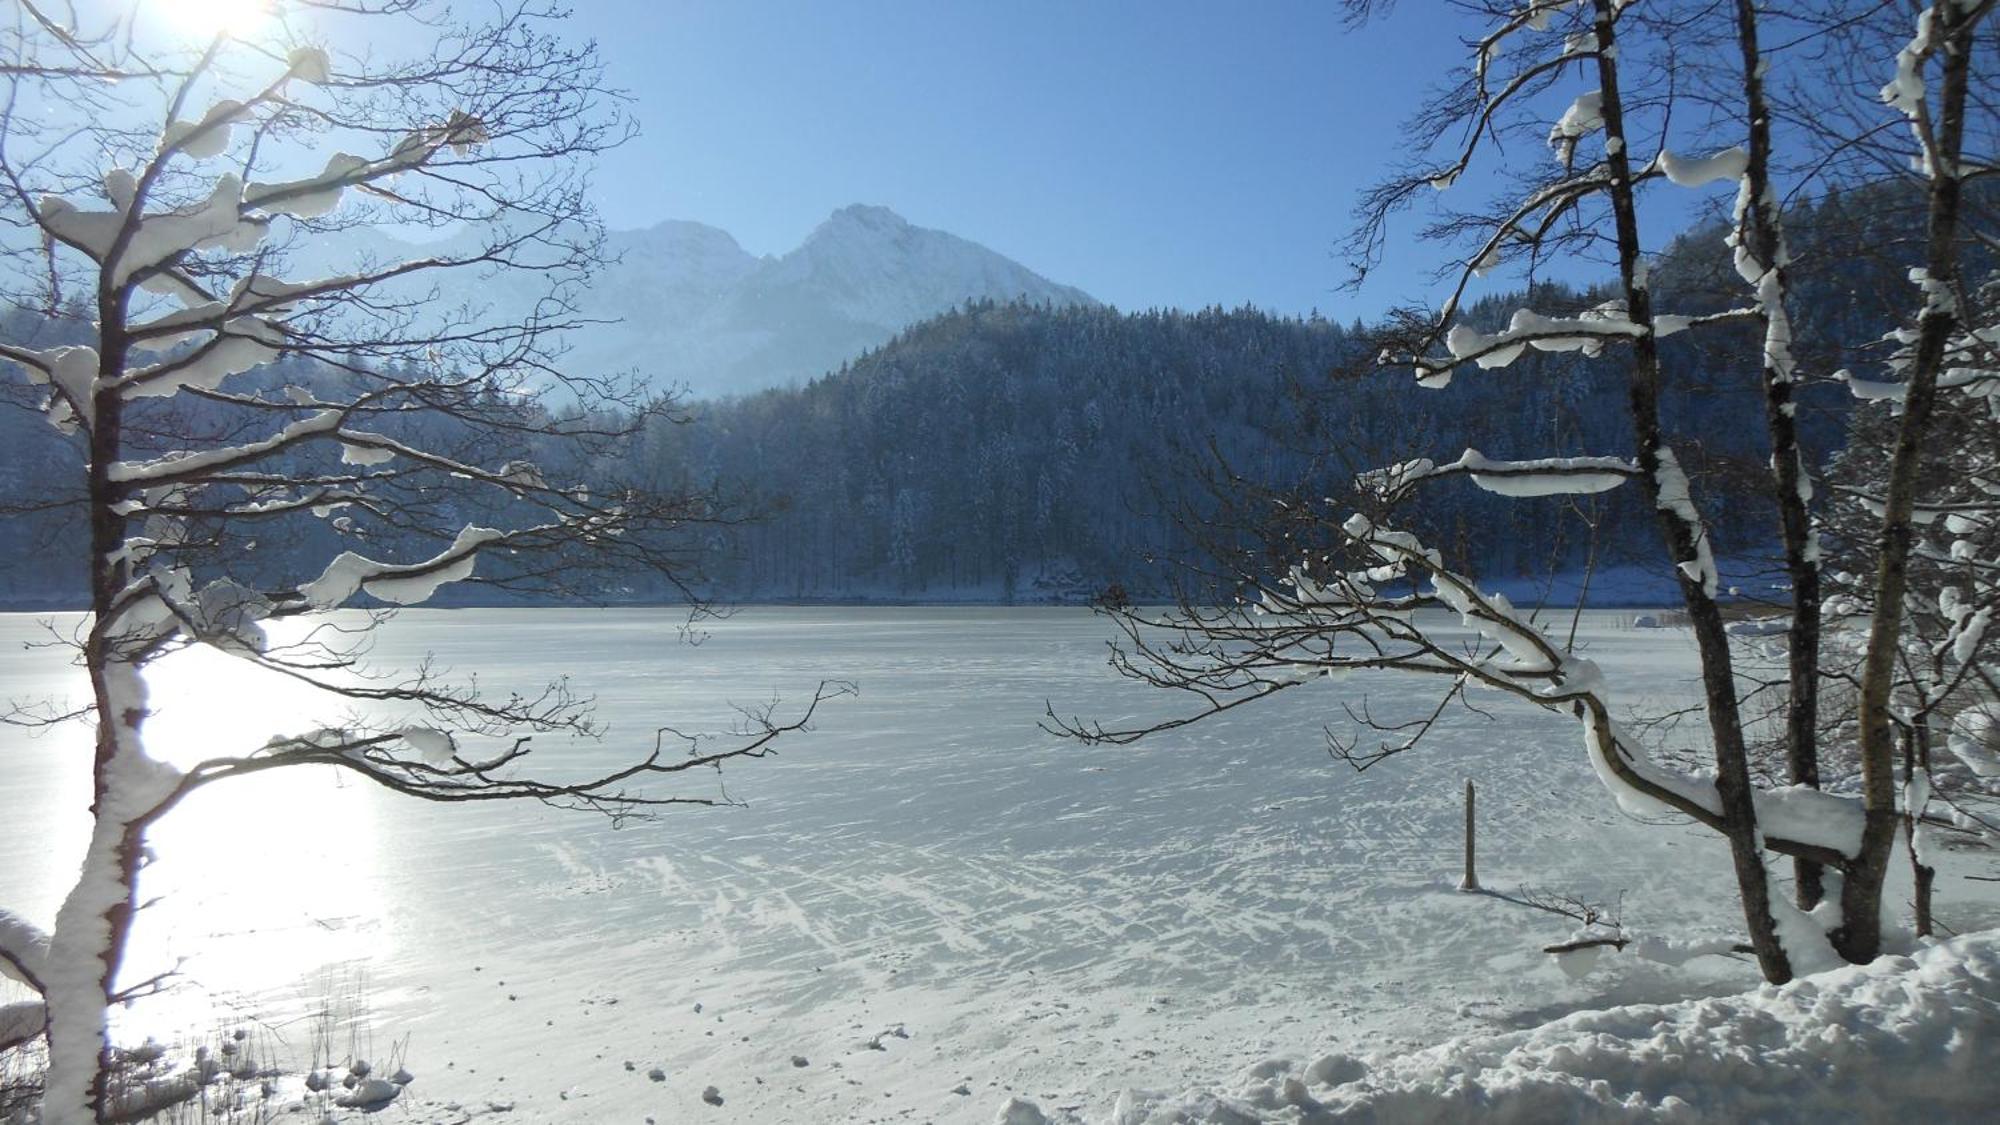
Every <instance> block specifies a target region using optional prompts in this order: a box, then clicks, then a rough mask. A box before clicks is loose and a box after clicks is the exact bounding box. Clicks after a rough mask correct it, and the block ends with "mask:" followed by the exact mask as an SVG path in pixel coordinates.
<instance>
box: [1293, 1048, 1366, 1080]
mask: <svg viewBox="0 0 2000 1125" xmlns="http://www.w3.org/2000/svg"><path fill="white" fill-rule="evenodd" d="M1366 1077H1368V1064H1367V1063H1365V1062H1362V1061H1361V1060H1360V1059H1357V1058H1355V1057H1354V1056H1353V1055H1343V1054H1339V1053H1337V1052H1336V1053H1334V1054H1331V1055H1321V1056H1320V1057H1319V1058H1317V1059H1314V1060H1313V1064H1312V1065H1311V1066H1309V1067H1307V1068H1306V1081H1307V1082H1310V1083H1311V1084H1313V1085H1315V1086H1343V1085H1346V1084H1347V1083H1349V1082H1359V1081H1361V1080H1362V1079H1363V1078H1366Z"/></svg>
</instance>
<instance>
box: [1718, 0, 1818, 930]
mask: <svg viewBox="0 0 2000 1125" xmlns="http://www.w3.org/2000/svg"><path fill="white" fill-rule="evenodd" d="M1736 30H1737V42H1738V45H1739V46H1740V47H1741V48H1742V52H1743V103H1744V104H1743V108H1744V112H1745V113H1746V114H1747V115H1748V117H1749V131H1750V159H1749V162H1748V164H1747V166H1746V168H1745V169H1744V183H1743V190H1744V191H1745V192H1746V193H1747V196H1748V199H1747V201H1748V203H1749V206H1747V207H1744V208H1743V209H1742V225H1741V227H1740V228H1739V229H1738V231H1737V236H1738V238H1739V239H1740V240H1741V245H1742V246H1743V247H1744V248H1745V249H1746V250H1748V251H1749V252H1750V254H1751V255H1752V256H1754V257H1755V258H1756V259H1757V261H1758V262H1760V263H1761V264H1762V265H1763V268H1764V269H1765V270H1766V271H1768V272H1767V275H1766V278H1765V279H1764V282H1763V283H1761V284H1760V286H1759V292H1758V297H1759V299H1760V301H1768V302H1769V304H1770V306H1772V307H1767V308H1766V310H1765V318H1764V333H1765V342H1764V364H1763V384H1764V418H1765V423H1766V428H1767V429H1768V430H1769V431H1770V435H1771V474H1772V484H1773V486H1774V491H1775V494H1776V497H1777V501H1778V525H1779V531H1780V534H1781V536H1782V541H1783V543H1784V547H1785V573H1786V575H1787V576H1788V577H1789V578H1790V580H1791V585H1792V625H1791V630H1790V637H1789V642H1790V645H1791V652H1790V659H1789V666H1788V668H1787V675H1788V678H1789V681H1790V689H1791V698H1790V706H1789V709H1788V710H1787V713H1786V716H1785V763H1786V767H1787V771H1788V773H1789V775H1790V778H1791V782H1792V784H1794V785H1806V786H1810V787H1812V788H1814V789H1817V788H1819V743H1818V739H1819V645H1820V575H1819V551H1818V545H1817V544H1816V543H1815V541H1814V537H1813V529H1812V514H1811V512H1810V510H1809V508H1808V501H1809V498H1810V496H1811V492H1810V489H1811V487H1812V486H1811V484H1810V482H1809V481H1808V479H1807V476H1806V465H1805V454H1804V451H1803V450H1801V449H1800V448H1799V428H1798V422H1797V420H1796V418H1795V417H1794V412H1795V411H1796V410H1797V408H1798V404H1797V401H1796V398H1795V396H1794V394H1793V389H1794V383H1795V372H1794V369H1793V365H1792V358H1791V319H1790V315H1789V310H1788V309H1787V308H1786V307H1785V302H1786V301H1787V300H1788V299H1789V298H1790V295H1791V285H1790V280H1789V278H1788V277H1787V275H1786V272H1785V240H1784V228H1783V225H1782V219H1781V217H1780V215H1779V212H1778V200H1777V195H1776V191H1775V189H1774V188H1773V187H1772V185H1771V111H1770V106H1769V105H1768V103H1767V102H1766V100H1765V97H1764V67H1763V61H1764V57H1763V52H1762V51H1761V50H1759V48H1758V46H1757V7H1756V5H1755V4H1754V3H1752V2H1751V0H1736ZM1766 284H1768V285H1769V286H1770V292H1769V293H1768V294H1767V293H1766V292H1765V290H1764V285H1766ZM1792 871H1793V877H1794V880H1795V883H1796V891H1797V895H1798V904H1799V906H1800V908H1801V909H1805V910H1810V909H1812V908H1813V907H1815V906H1818V905H1819V902H1820V899H1821V898H1823V897H1824V896H1825V894H1826V889H1825V879H1824V868H1822V867H1821V865H1820V864H1819V863H1817V862H1815V861H1813V860H1810V859H1794V860H1793V861H1792Z"/></svg>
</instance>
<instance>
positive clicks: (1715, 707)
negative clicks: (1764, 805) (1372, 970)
mask: <svg viewBox="0 0 2000 1125" xmlns="http://www.w3.org/2000/svg"><path fill="white" fill-rule="evenodd" d="M1594 3H1595V6H1596V31H1597V47H1598V55H1597V72H1598V81H1599V88H1600V90H1601V92H1602V98H1603V100H1602V104H1601V107H1600V112H1601V113H1602V115H1603V118H1604V134H1605V142H1606V143H1605V160H1606V162H1607V164H1608V166H1609V168H1610V172H1611V184H1610V198H1611V207H1612V213H1613V216H1614V217H1615V219H1616V224H1617V238H1618V257H1619V272H1620V275H1621V277H1622V279H1623V281H1624V291H1625V300H1626V316H1627V317H1628V318H1629V319H1630V320H1631V321H1632V322H1633V323H1635V324H1638V325H1640V326H1641V327H1643V328H1645V329H1646V331H1645V333H1644V334H1642V335H1640V336H1639V337H1637V338H1636V339H1635V340H1634V342H1633V356H1632V367H1631V373H1630V402H1631V412H1632V429H1633V433H1634V436H1635V438H1636V440H1637V445H1638V448H1637V450H1636V452H1637V454H1638V456H1637V461H1638V467H1639V476H1640V481H1641V483H1642V484H1643V485H1644V487H1645V489H1646V492H1647V495H1648V497H1649V498H1650V499H1651V500H1652V502H1653V506H1654V508H1655V509H1656V510H1657V512H1658V514H1659V521H1660V528H1661V531H1662V533H1663V534H1664V535H1665V537H1666V542H1667V550H1668V554H1669V556H1670V557H1671V558H1672V559H1673V560H1674V561H1675V562H1676V563H1693V562H1694V561H1695V560H1696V559H1698V558H1700V557H1702V554H1703V552H1702V550H1701V546H1702V545H1701V543H1700V542H1699V539H1698V536H1700V535H1701V534H1702V531H1701V530H1700V529H1699V528H1698V527H1697V526H1696V525H1695V524H1694V523H1693V522H1692V520H1691V519H1689V518H1687V514H1686V513H1683V512H1682V511H1679V510H1676V507H1675V504H1674V503H1673V500H1674V498H1673V497H1668V496H1664V495H1663V493H1664V492H1666V490H1667V488H1668V486H1667V484H1666V481H1667V480H1668V479H1669V476H1673V477H1679V476H1680V468H1679V466H1678V463H1677V462H1675V461H1674V459H1673V452H1672V450H1671V449H1669V448H1668V447H1667V443H1666V438H1665V436H1664V434H1662V432H1661V429H1660V353H1659V343H1658V340H1657V338H1656V337H1655V336H1654V334H1653V332H1652V330H1651V329H1652V324H1653V308H1652V296H1651V294H1650V293H1649V292H1648V290H1647V288H1646V286H1645V285H1644V284H1643V283H1642V282H1641V280H1640V277H1639V266H1640V264H1641V261H1642V257H1641V256H1642V254H1643V253H1644V246H1643V244H1642V243H1641V242H1640V240H1639V218H1638V208H1637V205H1636V200H1635V198H1634V195H1635V192H1634V185H1633V182H1632V166H1631V161H1630V159H1629V158H1628V156H1627V152H1628V150H1629V148H1630V144H1629V142H1628V140H1627V138H1626V136H1625V124H1624V112H1623V105H1622V103H1621V102H1620V100H1619V91H1618V61H1617V30H1616V14H1617V11H1616V10H1617V7H1618V5H1617V4H1616V3H1615V0H1594ZM1683 479H1684V478H1683ZM1689 502H1690V503H1691V502H1692V501H1691V500H1690V501H1689ZM1679 574H1680V587H1681V599H1682V601H1683V602H1684V604H1686V606H1687V611H1688V618H1689V620H1690V622H1691V623H1692V624H1693V626H1694V634H1695V642H1696V645H1697V646H1698V647H1699V649H1700V653H1701V669H1702V677H1701V678H1702V694H1703V697H1704V700H1705V702H1706V704H1707V710H1708V723H1709V733H1710V737H1711V738H1712V739H1713V741H1714V744H1715V767H1716V780H1715V789H1716V794H1717V796H1718V798H1719V800H1720V804H1721V813H1722V831H1723V833H1724V835H1725V836H1727V837H1728V839H1729V852H1730V858H1731V860H1732V862H1733V865H1734V867H1735V870H1736V885H1737V890H1738V893H1739V894H1740V895H1741V897H1742V901H1743V920H1744V924H1745V926H1746V927H1747V928H1748V930H1749V933H1750V944H1751V946H1752V947H1753V948H1754V949H1755V950H1756V953H1757V964H1758V967H1759V968H1761V969H1762V970H1763V973H1764V977H1765V979H1766V980H1769V981H1771V982H1772V983H1774V984H1782V983H1784V982H1785V981H1788V980H1790V979H1791V978H1792V967H1791V961H1790V959H1789V958H1787V957H1786V955H1785V950H1784V947H1783V946H1782V945H1780V944H1779V942H1778V935H1777V923H1776V920H1775V919H1774V918H1773V917H1772V916H1771V901H1770V885H1769V882H1770V878H1769V875H1768V873H1767V872H1766V871H1765V870H1764V854H1763V852H1764V850H1763V847H1762V845H1761V843H1760V842H1759V839H1758V834H1757V809H1756V804H1755V801H1754V799H1753V794H1752V793H1751V788H1750V760H1749V753H1748V751H1747V749H1746V746H1745V744H1744V740H1743V724H1742V717H1741V715H1740V714H1739V712H1738V709H1737V699H1736V676H1735V672H1734V669H1733V668H1732V665H1731V660H1730V655H1729V638H1728V635H1727V634H1726V633H1725V632H1724V630H1723V621H1722V609H1721V607H1720V606H1719V605H1717V604H1716V601H1715V594H1714V591H1713V590H1711V589H1709V588H1708V585H1707V583H1706V576H1703V575H1700V574H1698V573H1697V574H1690V573H1689V572H1688V569H1687V568H1683V569H1681V570H1680V571H1679Z"/></svg>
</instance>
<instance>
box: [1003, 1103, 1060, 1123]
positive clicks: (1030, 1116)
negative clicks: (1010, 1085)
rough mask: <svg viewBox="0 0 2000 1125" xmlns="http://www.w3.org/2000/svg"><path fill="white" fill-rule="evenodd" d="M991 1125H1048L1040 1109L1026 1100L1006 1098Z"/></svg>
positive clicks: (1047, 1120) (1046, 1118)
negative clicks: (1004, 1103)
mask: <svg viewBox="0 0 2000 1125" xmlns="http://www.w3.org/2000/svg"><path fill="white" fill-rule="evenodd" d="M993 1125H1049V1119H1048V1117H1046V1116H1045V1115H1044V1114H1043V1113H1042V1107H1041V1106H1038V1105H1036V1104H1035V1103H1034V1102H1031V1101H1029V1100H1028V1099H1026V1098H1008V1099H1007V1104H1006V1105H1003V1106H1001V1107H1000V1113H999V1114H998V1115H997V1116H996V1117H994V1118H993Z"/></svg>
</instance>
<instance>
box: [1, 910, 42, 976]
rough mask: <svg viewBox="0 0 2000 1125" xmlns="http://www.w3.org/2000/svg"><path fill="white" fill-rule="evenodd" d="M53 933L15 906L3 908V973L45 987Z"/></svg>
mask: <svg viewBox="0 0 2000 1125" xmlns="http://www.w3.org/2000/svg"><path fill="white" fill-rule="evenodd" d="M48 957H49V935H48V934H47V933H44V932H43V931H42V929H41V927H39V926H37V925H35V924H34V923H32V922H30V921H28V920H27V919H25V918H22V917H21V916H20V915H18V914H15V913H14V912H13V911H11V910H6V909H0V976H4V977H6V978H8V979H9V980H12V981H15V982H17V983H19V984H24V985H27V986H28V987H29V988H32V989H34V990H35V991H36V992H41V991H43V985H42V977H43V975H44V971H45V968H46V966H47V964H48Z"/></svg>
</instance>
